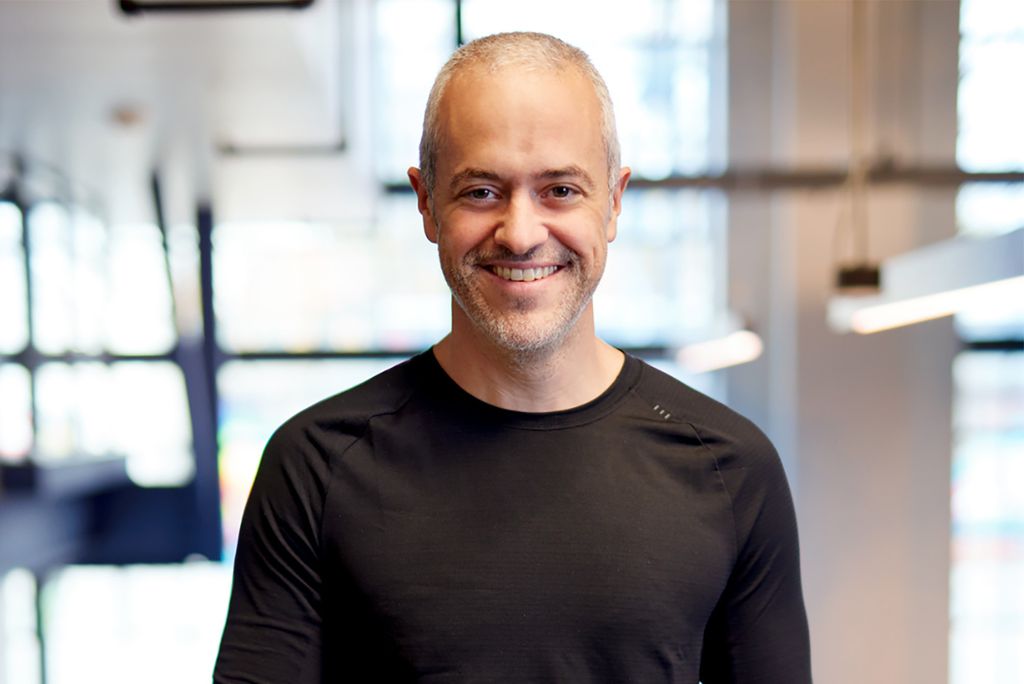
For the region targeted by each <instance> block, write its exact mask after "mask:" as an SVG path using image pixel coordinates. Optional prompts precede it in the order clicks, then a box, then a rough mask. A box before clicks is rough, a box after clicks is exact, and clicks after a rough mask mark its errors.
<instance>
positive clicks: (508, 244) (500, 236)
mask: <svg viewBox="0 0 1024 684" xmlns="http://www.w3.org/2000/svg"><path fill="white" fill-rule="evenodd" d="M547 239H548V229H547V226H545V225H544V221H543V219H542V217H541V215H540V213H539V212H538V210H537V207H536V206H535V204H534V201H533V198H532V197H530V196H529V193H526V192H516V193H513V194H512V196H511V197H510V198H509V201H508V203H507V204H506V205H505V212H504V214H503V215H502V216H501V218H500V220H499V223H498V226H497V228H496V229H495V231H494V241H495V242H497V243H498V244H499V245H501V246H503V247H505V248H506V249H508V250H509V251H511V252H512V253H513V254H528V253H529V252H530V250H532V249H533V248H534V247H538V246H539V245H542V244H544V243H545V242H546V241H547Z"/></svg>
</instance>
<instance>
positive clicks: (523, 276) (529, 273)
mask: <svg viewBox="0 0 1024 684" xmlns="http://www.w3.org/2000/svg"><path fill="white" fill-rule="evenodd" d="M487 268H488V270H489V271H490V272H491V273H493V274H494V275H496V276H498V277H499V278H501V279H502V280H512V281H516V282H519V281H521V282H526V283H528V282H532V281H534V280H543V279H544V278H547V277H548V276H550V275H552V274H554V273H555V272H556V271H558V270H559V269H560V268H561V266H539V267H537V268H508V267H506V266H488V267H487Z"/></svg>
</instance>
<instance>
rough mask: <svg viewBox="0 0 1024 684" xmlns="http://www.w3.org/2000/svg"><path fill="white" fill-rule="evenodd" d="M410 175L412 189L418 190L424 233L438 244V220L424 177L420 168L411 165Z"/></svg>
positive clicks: (417, 199) (417, 198)
mask: <svg viewBox="0 0 1024 684" xmlns="http://www.w3.org/2000/svg"><path fill="white" fill-rule="evenodd" d="M408 175H409V184H410V185H412V189H413V190H414V191H415V192H416V206H417V208H418V209H419V212H420V216H422V217H423V234H424V235H426V236H427V239H428V240H430V241H431V242H433V243H435V244H436V243H437V222H436V221H435V220H434V215H433V212H432V211H431V203H430V194H429V193H428V192H427V188H426V186H425V185H424V184H423V177H422V175H421V174H420V170H419V169H417V168H416V167H415V166H410V167H409V171H408Z"/></svg>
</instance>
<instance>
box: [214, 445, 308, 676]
mask: <svg viewBox="0 0 1024 684" xmlns="http://www.w3.org/2000/svg"><path fill="white" fill-rule="evenodd" d="M316 452H317V450H316V448H315V447H314V446H313V444H312V442H311V441H310V440H309V439H308V438H305V436H304V435H303V431H302V430H300V429H297V428H292V429H289V427H288V426H287V425H286V426H285V427H283V428H281V429H280V430H278V432H277V433H275V434H274V436H273V437H271V439H270V441H269V443H268V444H267V447H266V450H265V451H264V454H263V458H262V460H261V461H260V466H259V470H258V472H257V474H256V479H255V482H254V483H253V487H252V491H251V493H250V495H249V500H248V501H247V503H246V506H245V511H244V513H243V515H242V525H241V529H240V531H239V537H238V551H237V554H236V556H235V567H234V579H233V584H232V589H231V599H230V602H229V605H228V615H227V622H226V624H225V628H224V634H223V637H222V639H221V644H220V651H219V653H218V656H217V662H216V666H215V668H214V674H213V680H214V682H215V683H216V684H228V683H231V684H241V683H243V682H244V683H246V684H280V682H289V684H319V683H320V681H321V667H322V666H321V612H320V610H321V570H320V554H319V536H320V520H321V513H322V510H323V500H324V494H325V491H326V484H327V481H328V473H327V470H328V468H327V464H326V462H325V460H324V459H323V458H322V457H321V456H320V455H319V454H318V453H316Z"/></svg>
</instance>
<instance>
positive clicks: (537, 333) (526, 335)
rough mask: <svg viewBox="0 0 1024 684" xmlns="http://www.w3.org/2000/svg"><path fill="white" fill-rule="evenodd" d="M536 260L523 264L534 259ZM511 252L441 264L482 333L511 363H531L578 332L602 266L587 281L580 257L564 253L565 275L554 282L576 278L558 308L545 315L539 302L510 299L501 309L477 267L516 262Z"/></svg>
mask: <svg viewBox="0 0 1024 684" xmlns="http://www.w3.org/2000/svg"><path fill="white" fill-rule="evenodd" d="M532 256H533V255H532V253H531V254H528V255H526V257H519V259H529V258H531V257H532ZM515 259H516V257H515V256H510V255H509V254H507V253H503V254H495V253H487V254H484V253H482V252H481V251H480V250H473V251H471V252H469V253H468V254H466V255H465V257H464V258H463V259H462V260H461V261H457V262H452V261H449V260H446V259H442V263H441V270H442V271H443V272H444V277H445V280H446V281H447V282H448V287H449V288H450V289H451V292H452V297H453V298H454V300H455V302H456V304H457V305H458V306H459V307H460V308H461V309H462V311H463V312H464V313H465V314H466V316H467V317H468V318H469V320H470V321H471V322H472V324H473V325H474V326H475V327H476V329H477V331H478V332H479V333H480V334H482V335H483V336H484V337H485V338H487V339H488V340H490V341H491V342H492V343H493V344H494V345H495V346H496V347H497V348H498V349H499V350H501V351H503V352H505V353H506V354H508V355H509V356H510V357H511V358H512V359H518V360H520V361H529V360H533V359H536V358H537V357H541V356H547V355H549V354H551V353H552V352H555V351H557V350H558V349H559V348H560V346H561V343H562V342H563V341H564V340H565V338H566V337H567V336H568V335H569V333H570V332H571V331H572V330H573V328H574V327H575V325H576V323H577V321H578V320H579V318H580V316H581V315H582V313H583V312H584V310H586V308H587V305H588V304H589V303H590V300H591V298H592V297H593V294H594V290H595V289H596V288H597V283H598V282H599V281H600V278H601V271H603V264H597V265H596V266H597V272H596V273H595V274H593V277H590V278H588V276H587V274H586V273H584V269H583V266H582V262H581V259H580V258H579V256H578V255H577V254H575V253H574V252H571V251H569V250H565V251H564V253H563V254H560V255H557V258H556V259H554V261H557V262H558V263H563V264H565V265H564V266H563V268H562V269H561V271H559V272H558V273H557V274H555V275H553V276H549V277H558V278H566V277H568V278H571V281H570V284H569V287H568V289H567V291H565V293H564V296H563V297H561V298H560V300H559V301H558V302H557V303H556V304H555V305H554V308H553V309H550V310H543V308H542V305H541V304H540V303H538V302H537V301H536V299H535V298H534V297H516V298H510V299H507V300H506V301H507V303H508V305H507V307H506V308H504V309H501V310H498V309H495V307H494V306H493V305H492V304H491V303H490V302H488V301H487V298H486V297H485V296H484V293H483V290H482V288H481V287H480V282H479V280H480V279H481V278H486V277H488V276H487V275H486V274H484V273H481V272H480V271H481V268H480V267H479V266H478V264H481V263H486V262H488V261H494V260H515Z"/></svg>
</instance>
